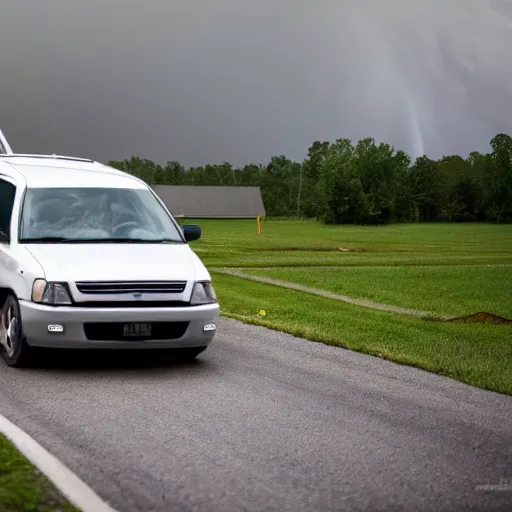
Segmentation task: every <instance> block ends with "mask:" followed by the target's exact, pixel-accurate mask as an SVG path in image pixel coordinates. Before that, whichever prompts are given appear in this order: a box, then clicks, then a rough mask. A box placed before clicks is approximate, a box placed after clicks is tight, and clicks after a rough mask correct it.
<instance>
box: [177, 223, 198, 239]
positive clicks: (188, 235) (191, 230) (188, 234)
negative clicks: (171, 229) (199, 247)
mask: <svg viewBox="0 0 512 512" xmlns="http://www.w3.org/2000/svg"><path fill="white" fill-rule="evenodd" d="M181 229H182V230H183V234H184V235H185V240H186V241H187V242H193V241H194V240H198V239H199V238H201V228H200V227H199V226H196V225H193V224H190V225H188V226H183V227H182V228H181Z"/></svg>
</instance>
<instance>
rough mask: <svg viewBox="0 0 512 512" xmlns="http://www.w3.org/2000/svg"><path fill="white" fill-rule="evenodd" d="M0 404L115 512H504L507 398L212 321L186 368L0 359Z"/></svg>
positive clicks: (508, 496) (509, 461)
mask: <svg viewBox="0 0 512 512" xmlns="http://www.w3.org/2000/svg"><path fill="white" fill-rule="evenodd" d="M0 386H1V391H0V411H1V412H2V413H3V414H5V415H6V416H7V417H8V418H9V419H11V420H12V421H14V422H16V423H17V424H18V425H19V426H21V427H23V428H24V429H26V430H27V431H28V432H29V433H30V434H32V435H33V436H34V437H35V438H36V439H37V440H38V441H39V442H41V443H42V444H43V445H44V446H45V447H46V448H48V449H49V450H50V451H52V452H53V453H54V454H55V455H56V456H57V457H59V458H60V459H62V460H63V461H64V462H65V463H66V464H67V465H68V466H69V467H70V468H71V469H73V470H74V471H76V472H77V473H78V474H79V475H80V476H81V477H82V478H83V479H84V480H85V481H86V482H87V483H89V484H90V485H92V487H93V488H94V489H95V490H96V491H97V492H99V493H100V495H101V496H102V497H104V498H105V499H107V500H108V501H109V502H110V503H112V504H113V505H114V506H116V507H117V508H118V509H119V510H120V511H136V512H143V511H196V510H197V511H222V512H230V511H242V510H244V511H280V512H281V511H293V512H301V511H322V512H324V511H325V512H328V511H333V510H347V511H359V510H364V511H402V510H404V511H415V512H416V511H427V510H436V511H449V512H455V511H458V510H486V511H490V510H512V491H508V492H507V491H502V492H498V491H494V492H491V491H481V490H479V491H475V487H476V486H478V485H485V484H499V483H500V480H501V479H512V399H511V398H510V397H506V396H501V395H497V394H494V393H490V392H485V391H482V390H478V389H474V388H471V387H469V386H465V385H463V384H460V383H457V382H455V381H452V380H449V379H445V378H442V377H438V376H434V375H430V374H428V373H425V372H422V371H419V370H415V369H413V368H407V367H401V366H398V365H394V364H392V363H388V362H385V361H380V360H378V359H374V358H371V357H367V356H364V355H361V354H357V353H353V352H348V351H344V350H341V349H336V348H332V347H326V346H324V345H321V344H315V343H310V342H306V341H303V340H298V339H295V338H292V337H290V336H287V335H284V334H279V333H275V332H271V331H267V330H265V329H262V328H257V327H250V326H245V325H241V324H238V323H236V322H233V321H227V320H224V321H223V322H222V325H221V331H220V333H219V336H218V338H217V339H216V340H215V343H214V344H213V345H212V346H211V347H210V348H209V349H208V350H207V351H206V352H205V353H204V354H203V355H202V356H200V359H199V360H198V362H197V363H193V364H190V365H174V364H170V363H167V364H165V365H160V366H155V365H154V364H153V365H152V366H151V365H149V364H147V362H146V363H145V362H140V361H139V362H134V361H132V360H127V359H123V360H122V361H121V362H119V363H117V364H116V363H115V362H113V361H107V362H103V363H102V362H100V361H99V360H98V359H96V358H92V359H91V358H88V359H86V360H83V359H82V360H80V361H75V360H73V359H71V360H70V359H69V358H66V359H64V360H62V361H59V362H58V363H57V364H54V365H50V366H49V365H48V364H47V363H45V365H42V366H41V367H39V368H37V369H32V370H26V371H20V370H11V369H9V368H6V367H5V366H3V365H0Z"/></svg>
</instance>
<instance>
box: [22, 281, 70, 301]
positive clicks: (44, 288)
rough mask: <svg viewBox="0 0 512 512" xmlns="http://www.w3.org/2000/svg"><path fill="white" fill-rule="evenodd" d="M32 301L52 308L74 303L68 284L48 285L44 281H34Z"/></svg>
mask: <svg viewBox="0 0 512 512" xmlns="http://www.w3.org/2000/svg"><path fill="white" fill-rule="evenodd" d="M32 301H33V302H37V303H39V304H49V305H51V306H66V305H70V304H71V303H72V302H71V298H70V296H69V292H68V286H67V284H66V283H47V282H46V280H44V279H36V280H35V281H34V284H33V285H32Z"/></svg>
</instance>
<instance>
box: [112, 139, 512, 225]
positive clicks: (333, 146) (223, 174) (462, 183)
mask: <svg viewBox="0 0 512 512" xmlns="http://www.w3.org/2000/svg"><path fill="white" fill-rule="evenodd" d="M490 146H491V152H490V153H478V152H473V153H470V155H469V156H468V157H467V158H465V159H464V158H462V157H461V156H457V155H454V156H444V157H442V158H440V159H439V160H432V159H430V158H428V157H427V156H422V157H420V158H417V159H416V160H415V161H414V162H413V161H412V159H411V158H410V157H409V156H408V155H407V154H406V153H405V152H403V151H401V150H397V149H395V148H394V147H393V146H390V145H389V144H385V143H379V144H377V143H376V142H375V140H374V139H372V138H366V139H362V140H360V141H359V142H357V144H353V143H352V142H351V141H350V140H348V139H338V140H336V141H335V142H334V143H330V142H319V141H317V142H314V143H313V144H312V145H311V147H310V148H309V150H308V155H307V158H306V159H305V160H304V161H303V162H294V161H292V160H290V159H288V158H287V157H286V156H276V157H272V158H271V159H270V162H269V163H268V164H267V165H260V164H248V165H245V166H244V167H241V168H235V167H233V166H232V165H231V164H229V163H222V164H212V165H206V166H202V167H191V168H189V169H185V167H184V166H183V165H181V164H180V163H179V162H176V161H169V162H167V163H166V164H165V165H160V164H157V163H155V162H153V161H151V160H148V159H141V158H137V157H132V158H131V159H129V160H124V161H113V162H109V165H111V166H112V167H115V168H117V169H120V170H123V171H125V172H128V173H130V174H133V175H135V176H138V177H140V178H142V179H143V180H145V181H146V182H148V183H150V184H162V185H223V186H258V187H260V189H261V192H262V197H263V201H264V204H265V209H266V211H267V215H268V216H279V217H281V216H283V217H291V216H295V217H300V218H316V219H319V220H322V221H323V222H325V223H329V224H383V223H392V222H422V221H427V222H434V221H444V222H468V221H492V222H497V223H500V222H506V221H511V220H512V137H510V136H508V135H505V134H498V135H496V137H494V138H493V139H492V140H491V141H490Z"/></svg>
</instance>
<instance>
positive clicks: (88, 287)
mask: <svg viewBox="0 0 512 512" xmlns="http://www.w3.org/2000/svg"><path fill="white" fill-rule="evenodd" d="M75 284H76V287H77V289H78V291H79V292H80V293H83V294H84V295H117V294H121V293H182V292H183V290H185V286H186V285H187V283H186V281H99V282H91V281H82V282H79V283H75Z"/></svg>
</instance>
